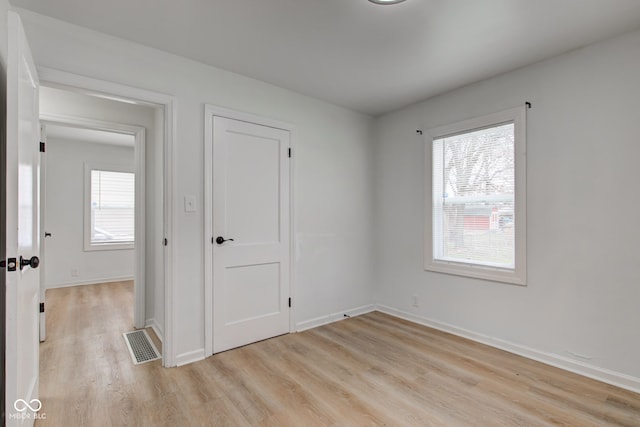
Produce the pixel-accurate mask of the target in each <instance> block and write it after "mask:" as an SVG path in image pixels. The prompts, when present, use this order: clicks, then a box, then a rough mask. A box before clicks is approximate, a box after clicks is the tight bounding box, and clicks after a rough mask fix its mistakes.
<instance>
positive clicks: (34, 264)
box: [20, 256, 40, 270]
mask: <svg viewBox="0 0 640 427" xmlns="http://www.w3.org/2000/svg"><path fill="white" fill-rule="evenodd" d="M39 265H40V258H38V257H37V256H32V257H31V258H30V259H26V258H22V256H20V270H22V269H24V268H25V267H26V266H29V267H31V268H38V266H39Z"/></svg>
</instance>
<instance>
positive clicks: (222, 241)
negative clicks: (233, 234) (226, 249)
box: [216, 236, 234, 245]
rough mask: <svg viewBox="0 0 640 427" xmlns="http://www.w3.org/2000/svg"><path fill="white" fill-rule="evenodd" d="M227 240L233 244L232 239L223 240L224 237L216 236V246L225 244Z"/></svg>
mask: <svg viewBox="0 0 640 427" xmlns="http://www.w3.org/2000/svg"><path fill="white" fill-rule="evenodd" d="M227 240H229V241H231V242H233V241H234V240H233V239H225V238H224V237H222V236H218V237H217V238H216V243H217V244H219V245H221V244H223V243H224V242H226V241H227Z"/></svg>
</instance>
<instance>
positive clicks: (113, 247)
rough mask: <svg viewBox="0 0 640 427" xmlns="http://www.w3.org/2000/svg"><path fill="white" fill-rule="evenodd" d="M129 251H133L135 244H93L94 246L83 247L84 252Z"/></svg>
mask: <svg viewBox="0 0 640 427" xmlns="http://www.w3.org/2000/svg"><path fill="white" fill-rule="evenodd" d="M130 249H135V244H133V243H94V244H88V245H87V244H85V245H84V250H85V252H93V251H121V250H130Z"/></svg>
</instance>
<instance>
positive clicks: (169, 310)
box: [38, 67, 177, 367]
mask: <svg viewBox="0 0 640 427" xmlns="http://www.w3.org/2000/svg"><path fill="white" fill-rule="evenodd" d="M38 73H39V75H40V80H41V81H43V82H47V83H48V84H49V85H52V86H57V87H64V88H66V89H70V90H76V91H81V92H83V93H91V94H94V95H95V94H101V95H107V96H114V95H115V96H117V97H121V98H123V99H125V100H134V101H136V103H137V104H140V105H147V106H153V107H158V106H159V107H162V108H163V118H164V147H163V151H164V179H163V195H162V196H163V205H164V207H163V213H164V215H163V216H164V218H163V222H164V224H163V227H164V233H165V234H164V237H165V238H166V239H167V240H168V245H167V246H165V252H164V256H165V260H164V261H165V262H164V265H163V266H159V268H164V288H165V289H164V291H165V292H164V294H165V299H164V311H165V313H164V319H165V320H164V321H165V325H164V337H165V341H164V342H163V346H162V365H163V366H164V367H171V366H175V365H176V362H175V361H176V354H175V346H174V336H175V333H174V332H175V316H174V300H175V287H174V283H175V282H176V280H175V277H173V275H174V262H175V261H174V256H173V245H174V243H175V241H176V236H175V227H174V225H173V223H174V218H176V217H177V215H176V209H177V207H176V205H175V203H174V194H176V186H177V182H176V177H175V176H174V171H175V161H176V144H175V141H176V138H177V134H176V121H177V114H176V106H175V98H174V97H173V96H171V95H167V94H163V93H160V92H154V91H150V90H146V89H140V88H136V87H132V86H127V85H123V84H119V83H114V82H109V81H105V80H99V79H94V78H91V77H86V76H81V75H78V74H73V73H69V72H66V71H61V70H56V69H53V68H48V67H39V68H38Z"/></svg>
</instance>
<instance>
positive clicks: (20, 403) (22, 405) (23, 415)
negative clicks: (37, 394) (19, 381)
mask: <svg viewBox="0 0 640 427" xmlns="http://www.w3.org/2000/svg"><path fill="white" fill-rule="evenodd" d="M13 409H15V410H16V411H18V412H16V413H13V414H9V419H12V420H27V419H34V420H45V419H47V414H45V413H42V414H40V413H39V411H40V409H42V402H40V400H39V399H31V401H29V402H27V401H26V400H24V399H18V400H16V401H15V402H13ZM27 410H28V412H27Z"/></svg>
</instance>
